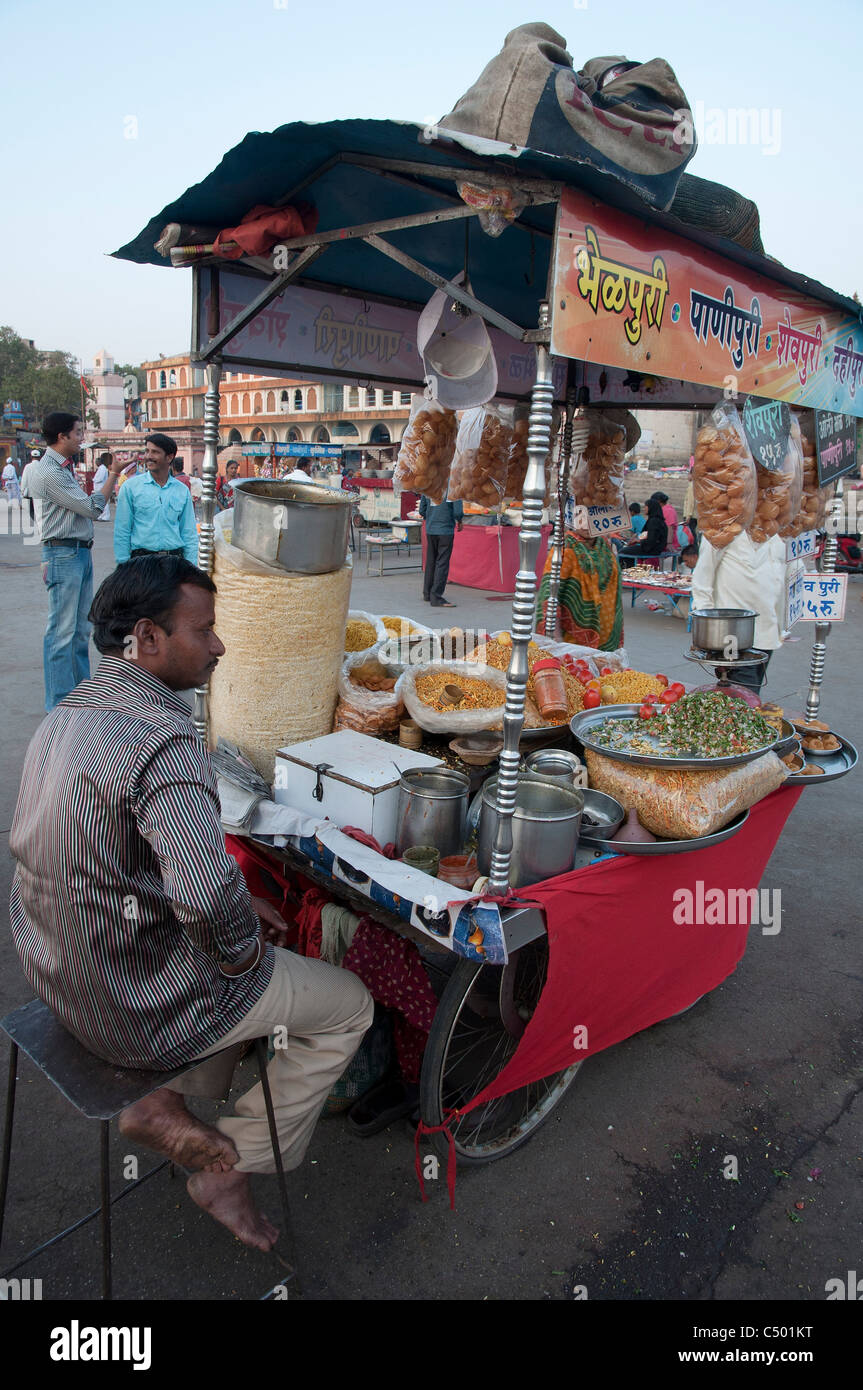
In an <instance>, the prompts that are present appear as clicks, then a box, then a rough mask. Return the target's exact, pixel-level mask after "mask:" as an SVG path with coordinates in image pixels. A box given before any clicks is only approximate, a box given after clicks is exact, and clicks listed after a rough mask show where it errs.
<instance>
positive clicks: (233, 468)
mask: <svg viewBox="0 0 863 1390" xmlns="http://www.w3.org/2000/svg"><path fill="white" fill-rule="evenodd" d="M239 468H240V465H239V464H238V463H237V461H236V459H229V460H228V462H227V463H226V464H225V476H224V478H222V477H218V478H217V479H216V507H217V508H218V510H219V511H220V512H224V511H227V510H228V509H229V508H231V507H233V505H234V483H235V482H236V480H237V473H238V472H239Z"/></svg>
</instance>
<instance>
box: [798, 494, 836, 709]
mask: <svg viewBox="0 0 863 1390" xmlns="http://www.w3.org/2000/svg"><path fill="white" fill-rule="evenodd" d="M843 514H844V499H843V497H842V479H841V478H840V479H839V482H838V483H837V485H836V496H835V497H834V498H833V506H832V507H831V510H830V516H829V517H828V518H827V537H826V539H825V541H824V552H823V555H822V557H821V573H822V574H835V573H836V552H837V550H838V549H839V542H838V540H837V536H838V534H839V531H840V530H841V529H842V517H843ZM832 627H833V624H832V623H816V624H815V641H814V642H813V644H812V659H811V661H810V664H809V694H808V695H807V696H806V718H807V719H815V718H816V717H817V715H818V706H819V705H820V704H821V683H822V681H823V680H824V666H825V663H826V660H827V638H828V637H829V636H830V632H831V629H832Z"/></svg>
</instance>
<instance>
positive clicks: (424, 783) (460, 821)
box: [396, 767, 470, 856]
mask: <svg viewBox="0 0 863 1390" xmlns="http://www.w3.org/2000/svg"><path fill="white" fill-rule="evenodd" d="M469 785H470V784H469V782H468V779H467V777H466V776H465V775H464V773H463V772H457V771H456V769H455V768H451V767H441V768H409V769H408V770H407V771H406V772H403V773H402V775H401V780H400V783H399V810H398V822H397V830H396V849H397V851H398V853H399V854H403V853H404V851H405V850H406V849H409V848H410V847H411V845H433V846H434V847H435V849H438V850H440V852H441V855H442V856H446V855H448V854H461V852H462V849H463V848H464V838H465V822H466V819H467V799H468V788H469Z"/></svg>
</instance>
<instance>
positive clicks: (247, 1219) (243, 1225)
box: [186, 1173, 279, 1250]
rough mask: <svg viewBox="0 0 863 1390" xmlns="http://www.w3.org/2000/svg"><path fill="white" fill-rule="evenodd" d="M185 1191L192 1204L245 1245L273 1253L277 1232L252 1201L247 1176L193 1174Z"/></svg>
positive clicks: (277, 1236)
mask: <svg viewBox="0 0 863 1390" xmlns="http://www.w3.org/2000/svg"><path fill="white" fill-rule="evenodd" d="M186 1188H187V1189H188V1193H189V1196H190V1197H191V1199H192V1201H193V1202H197V1204H198V1206H199V1207H202V1208H203V1210H204V1211H206V1212H209V1214H210V1216H212V1217H214V1218H215V1220H216V1221H221V1223H222V1225H223V1226H227V1228H228V1230H229V1231H232V1232H233V1234H234V1235H235V1236H236V1237H237V1239H238V1240H241V1241H242V1242H243V1244H244V1245H251V1246H253V1248H254V1249H255V1250H272V1248H273V1246H274V1245H275V1243H276V1241H277V1240H278V1238H279V1233H278V1231H277V1230H276V1227H275V1226H274V1225H273V1223H272V1222H271V1221H268V1220H267V1218H266V1216H265V1215H264V1213H263V1212H262V1211H258V1208H257V1207H256V1206H255V1204H254V1202H253V1201H252V1193H251V1189H250V1187H249V1177H248V1174H247V1173H193V1174H192V1176H191V1177H190V1178H189V1180H188V1182H187V1183H186Z"/></svg>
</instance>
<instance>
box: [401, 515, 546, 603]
mask: <svg viewBox="0 0 863 1390" xmlns="http://www.w3.org/2000/svg"><path fill="white" fill-rule="evenodd" d="M551 530H552V528H551V527H550V526H543V528H542V539H541V541H540V545H539V555H538V557H537V562H536V573H537V575H538V576H539V575H541V574H542V571H543V567H544V565H545V557H546V555H547V554H548V547H549V541H550V537H551ZM498 541H499V542H500V543H499V544H498ZM425 553H426V552H425V533H423V565H425ZM517 573H518V527H517V526H465V527H464V528H463V530H461V531H456V533H455V538H454V542H453V548H452V558H451V559H450V562H449V580H448V582H449V583H450V584H462V585H464V587H465V588H466V589H490V590H491V591H492V592H494V593H497V594H511V593H514V592H515V576H516V574H517Z"/></svg>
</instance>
